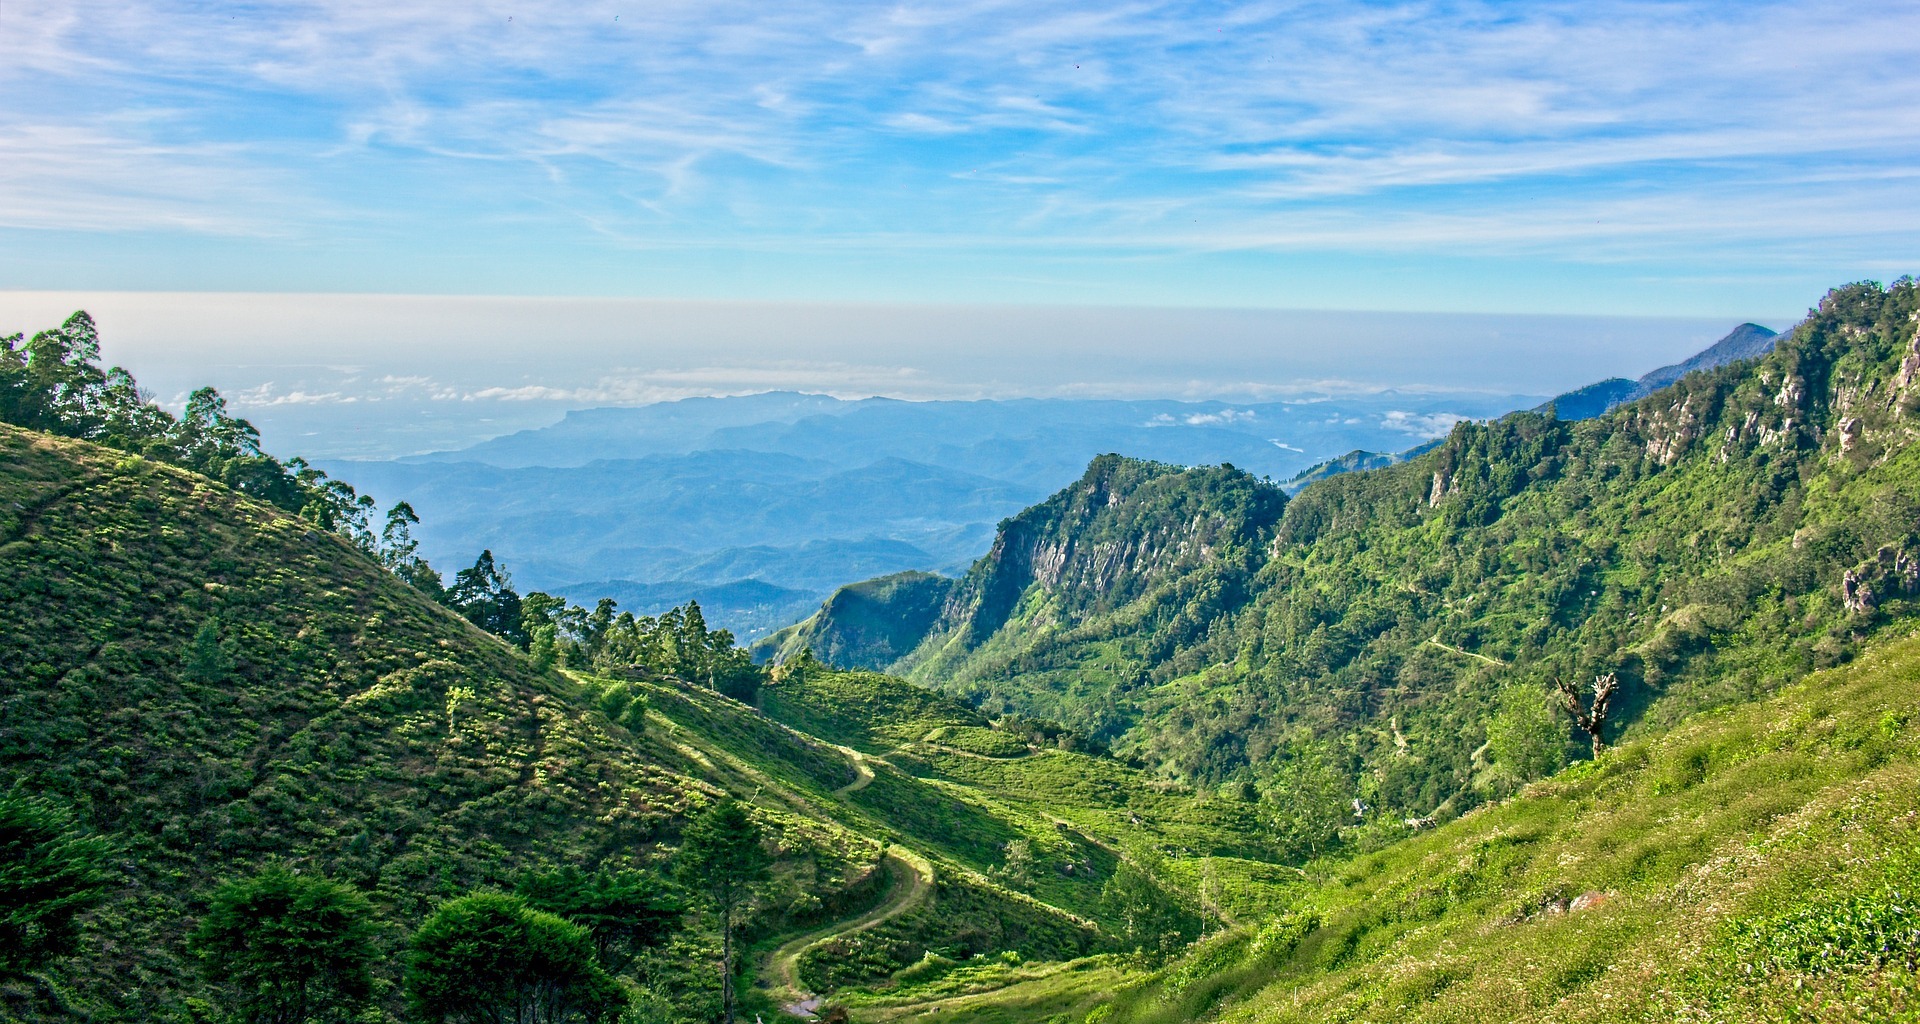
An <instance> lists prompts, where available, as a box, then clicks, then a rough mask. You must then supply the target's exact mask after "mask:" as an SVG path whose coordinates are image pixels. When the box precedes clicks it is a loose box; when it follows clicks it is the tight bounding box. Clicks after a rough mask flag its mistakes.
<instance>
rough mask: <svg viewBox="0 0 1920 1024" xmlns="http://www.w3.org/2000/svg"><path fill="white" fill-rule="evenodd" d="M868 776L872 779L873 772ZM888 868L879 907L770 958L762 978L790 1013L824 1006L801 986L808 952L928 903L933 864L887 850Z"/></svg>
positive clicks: (784, 947)
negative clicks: (803, 961)
mask: <svg viewBox="0 0 1920 1024" xmlns="http://www.w3.org/2000/svg"><path fill="white" fill-rule="evenodd" d="M867 777H868V778H869V779H871V778H872V773H871V772H869V773H868V775H867ZM886 868H887V874H888V875H889V879H888V891H887V895H886V898H884V899H882V900H881V901H880V905H879V906H877V907H875V908H873V909H872V910H869V911H867V912H866V913H864V914H861V915H860V916H859V917H856V918H853V919H851V920H847V921H840V922H837V923H835V924H830V925H828V926H826V927H824V928H820V929H817V930H815V931H811V932H807V933H806V934H804V935H800V936H798V937H796V938H793V939H789V940H787V942H786V943H785V944H783V945H782V946H781V947H780V948H778V949H776V950H774V951H773V952H772V953H771V954H770V955H769V956H768V957H767V962H766V965H765V967H764V968H763V970H762V972H761V976H762V977H764V978H767V979H769V980H771V981H772V982H773V983H774V984H775V985H777V986H779V988H780V989H781V990H783V991H782V992H781V993H780V994H781V996H782V997H784V998H785V999H787V1000H788V1001H787V1003H786V1004H785V1007H784V1008H785V1009H786V1011H787V1012H788V1013H790V1014H792V1015H793V1016H796V1017H808V1016H812V1014H813V1011H814V1010H816V1009H818V1008H819V1005H820V1004H819V1000H817V999H814V998H813V997H812V994H811V993H809V992H808V991H807V990H806V989H805V988H803V987H801V985H800V957H801V956H802V955H804V954H805V953H806V951H807V950H809V949H812V948H813V947H814V946H817V945H819V944H820V943H822V942H826V941H828V940H830V939H836V938H839V937H840V936H842V935H851V934H853V933H854V932H861V931H866V930H867V929H868V928H872V927H875V926H877V925H881V924H885V923H886V922H888V921H891V920H893V919H894V918H896V917H899V916H900V915H901V914H904V913H906V912H907V911H909V910H913V909H915V908H916V907H918V906H920V905H921V904H922V903H925V902H926V900H927V897H928V896H930V895H932V894H933V865H932V864H931V863H929V862H928V861H927V859H926V858H925V857H922V856H920V855H919V854H917V853H914V852H912V851H910V850H903V849H900V848H898V847H895V848H893V849H891V850H888V851H887V859H886Z"/></svg>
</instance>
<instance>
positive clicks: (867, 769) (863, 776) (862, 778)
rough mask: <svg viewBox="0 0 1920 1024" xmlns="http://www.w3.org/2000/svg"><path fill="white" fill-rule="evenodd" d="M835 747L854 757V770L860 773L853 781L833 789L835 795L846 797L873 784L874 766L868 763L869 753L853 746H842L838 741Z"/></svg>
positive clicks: (849, 756)
mask: <svg viewBox="0 0 1920 1024" xmlns="http://www.w3.org/2000/svg"><path fill="white" fill-rule="evenodd" d="M834 748H835V749H837V750H839V751H840V752H841V753H842V754H845V755H847V757H848V758H850V759H852V761H853V770H854V771H856V772H858V773H859V774H858V775H856V776H854V780H853V781H852V782H849V783H847V784H846V785H844V786H841V787H840V788H839V789H836V790H834V791H833V795H834V796H837V797H845V796H846V795H847V794H849V793H858V792H859V791H861V790H863V789H865V788H867V787H868V786H870V785H872V784H873V766H872V765H869V764H867V755H865V754H862V753H861V752H859V751H858V750H855V749H853V748H852V747H842V746H840V745H839V744H837V743H836V744H834Z"/></svg>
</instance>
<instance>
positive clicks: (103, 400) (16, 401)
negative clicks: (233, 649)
mask: <svg viewBox="0 0 1920 1024" xmlns="http://www.w3.org/2000/svg"><path fill="white" fill-rule="evenodd" d="M99 359H100V336H99V332H98V331H97V330H96V329H95V328H94V323H93V318H92V317H90V316H88V315H87V314H86V313H85V312H84V311H82V312H78V313H75V314H73V315H72V316H71V317H68V318H67V321H66V323H64V324H61V325H60V326H59V327H56V328H54V329H52V330H46V331H40V332H38V333H36V334H35V335H34V336H33V337H32V338H27V339H25V340H23V336H22V335H19V334H15V335H13V336H11V337H6V338H0V423H12V424H14V425H16V426H21V427H26V428H27V429H29V430H39V431H45V432H46V433H49V434H55V435H58V436H61V437H78V438H84V439H86V440H89V441H94V442H97V443H99V444H104V445H107V446H109V447H112V448H118V449H120V450H121V451H124V452H130V453H133V454H137V455H141V456H144V457H146V458H149V459H156V460H159V461H162V462H168V463H172V464H173V465H176V466H184V467H186V468H188V469H191V470H193V471H195V472H197V473H200V474H202V475H204V476H207V477H209V478H211V479H214V480H218V481H220V482H221V483H223V484H226V485H227V486H229V487H231V488H233V489H234V490H236V491H239V492H240V493H242V494H245V495H248V496H249V497H253V498H258V499H260V500H262V501H266V502H269V503H271V504H274V505H277V506H279V507H281V508H283V509H286V510H287V511H289V512H297V513H299V514H300V515H301V516H303V517H305V518H306V519H308V520H310V521H312V522H314V523H317V524H319V525H320V526H322V527H323V528H325V529H329V530H338V531H339V532H341V533H342V534H344V535H346V536H349V537H353V538H355V539H356V540H361V541H362V542H363V543H364V544H367V545H368V546H371V545H372V543H373V541H372V538H371V535H370V534H369V532H368V526H367V517H368V515H369V514H370V512H371V510H372V508H373V501H372V499H369V498H366V497H363V496H361V495H359V494H356V493H355V492H354V489H353V488H352V487H351V486H349V485H348V484H346V483H344V482H342V481H339V480H333V479H329V478H328V477H327V475H326V474H325V473H322V472H320V471H319V470H317V469H314V468H313V467H312V466H309V465H307V464H306V463H305V462H303V461H301V460H299V459H294V460H292V461H290V462H286V463H282V462H281V461H280V460H278V459H276V458H274V457H273V456H271V455H268V454H267V453H266V452H264V451H261V450H260V432H259V431H258V430H255V429H254V427H253V424H251V423H248V422H247V421H246V420H243V419H239V418H237V417H234V416H231V415H228V413H227V402H226V399H224V398H222V397H220V393H219V392H218V391H215V390H214V389H212V388H201V389H199V390H198V391H195V392H194V393H193V394H191V395H189V396H188V397H187V406H186V410H185V411H184V412H183V413H182V414H181V415H180V417H179V418H177V419H176V418H175V417H174V416H173V415H172V414H171V413H168V412H167V411H166V410H165V409H162V408H160V407H159V406H158V405H155V404H154V403H153V401H152V400H151V399H150V398H149V397H148V395H147V394H146V393H145V392H144V391H142V390H141V389H140V386H139V384H138V383H137V382H136V381H135V380H134V379H133V375H132V374H130V373H128V372H127V371H126V370H124V369H122V368H121V367H118V366H116V367H113V368H111V369H103V368H101V367H100V366H99Z"/></svg>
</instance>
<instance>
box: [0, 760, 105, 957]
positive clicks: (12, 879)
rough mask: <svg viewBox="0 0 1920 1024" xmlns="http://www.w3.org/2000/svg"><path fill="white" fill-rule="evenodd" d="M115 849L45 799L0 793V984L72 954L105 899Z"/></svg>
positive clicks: (14, 793)
mask: <svg viewBox="0 0 1920 1024" xmlns="http://www.w3.org/2000/svg"><path fill="white" fill-rule="evenodd" d="M109 850H110V847H109V845H108V844H107V842H106V840H104V839H101V838H98V837H94V836H87V835H83V834H82V833H81V832H80V831H79V829H78V828H76V827H75V825H74V823H73V819H72V817H71V816H70V815H68V814H67V813H66V812H65V811H63V810H61V809H60V808H58V807H55V806H54V805H53V804H51V803H48V802H47V801H46V800H44V799H40V798H38V797H29V796H25V795H23V794H21V793H19V792H18V791H14V792H0V979H3V978H8V977H14V976H18V975H21V974H25V973H26V972H28V971H31V970H34V969H35V968H37V967H39V966H40V965H42V964H44V963H46V962H47V961H48V960H50V959H52V958H54V957H57V956H64V955H66V954H67V953H70V952H72V950H73V947H74V943H75V941H76V939H77V938H78V936H79V924H80V922H79V919H80V916H81V915H82V914H84V913H86V911H88V910H90V909H92V908H93V907H94V906H95V905H97V904H98V903H100V902H101V901H102V900H103V899H105V898H106V892H107V872H106V858H107V855H108V852H109Z"/></svg>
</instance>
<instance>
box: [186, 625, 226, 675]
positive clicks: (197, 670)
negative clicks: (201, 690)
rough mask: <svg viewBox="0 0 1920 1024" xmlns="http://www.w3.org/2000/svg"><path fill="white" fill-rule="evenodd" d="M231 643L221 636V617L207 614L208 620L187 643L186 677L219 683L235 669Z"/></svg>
mask: <svg viewBox="0 0 1920 1024" xmlns="http://www.w3.org/2000/svg"><path fill="white" fill-rule="evenodd" d="M230 647H231V645H230V644H229V643H228V642H227V641H225V640H223V639H221V637H220V617H219V616H217V615H209V616H207V621H205V622H202V623H201V624H200V628H199V629H197V630H195V631H194V634H193V640H192V641H191V642H189V643H188V644H187V658H186V663H185V665H184V667H183V671H184V672H185V674H186V677H187V678H188V679H190V680H192V681H193V682H196V683H217V682H219V681H221V680H222V679H225V678H226V677H227V673H229V672H232V671H233V666H234V661H233V652H232V651H231V650H230Z"/></svg>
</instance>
